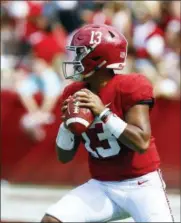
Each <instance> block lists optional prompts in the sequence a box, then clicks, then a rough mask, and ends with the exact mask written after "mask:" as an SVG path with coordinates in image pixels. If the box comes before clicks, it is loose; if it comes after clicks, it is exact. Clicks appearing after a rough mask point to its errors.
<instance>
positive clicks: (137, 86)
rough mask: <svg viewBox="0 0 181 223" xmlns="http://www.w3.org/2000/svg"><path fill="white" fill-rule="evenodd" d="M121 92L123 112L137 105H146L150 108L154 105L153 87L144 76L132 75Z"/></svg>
mask: <svg viewBox="0 0 181 223" xmlns="http://www.w3.org/2000/svg"><path fill="white" fill-rule="evenodd" d="M130 76H131V75H130ZM121 91H122V106H123V110H124V112H126V111H128V110H129V108H131V107H132V106H134V105H137V104H148V105H149V107H150V108H152V107H153V105H154V96H153V87H152V85H151V83H150V82H149V80H148V79H147V78H146V77H145V76H144V75H133V76H132V77H130V78H128V79H127V80H126V81H125V82H124V85H123V86H122V87H121Z"/></svg>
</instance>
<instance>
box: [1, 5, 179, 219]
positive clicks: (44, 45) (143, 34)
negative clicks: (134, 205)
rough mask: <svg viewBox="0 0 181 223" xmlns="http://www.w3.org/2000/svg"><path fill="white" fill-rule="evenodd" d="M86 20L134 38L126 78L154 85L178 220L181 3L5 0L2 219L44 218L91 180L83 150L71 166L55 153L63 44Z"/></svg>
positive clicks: (157, 127)
mask: <svg viewBox="0 0 181 223" xmlns="http://www.w3.org/2000/svg"><path fill="white" fill-rule="evenodd" d="M87 23H96V24H100V23H105V24H109V25H113V26H115V27H117V29H118V30H119V31H120V32H122V33H123V34H124V35H125V36H126V37H127V39H128V41H129V49H128V58H127V66H126V68H125V69H124V70H123V74H125V73H130V72H139V73H142V74H143V75H146V76H147V78H148V79H149V80H150V81H151V82H152V84H153V87H154V94H155V97H156V105H155V108H154V109H153V112H152V116H151V123H152V132H153V135H154V136H155V138H156V143H157V146H158V151H159V154H160V156H161V159H162V171H163V175H164V178H165V181H166V183H167V187H168V191H169V196H170V199H171V205H172V207H173V211H174V213H175V215H176V220H177V221H180V213H179V210H180V208H179V207H180V201H179V194H180V193H179V188H180V157H181V154H180V1H1V148H2V149H1V155H2V158H1V192H2V198H1V202H2V213H1V217H2V220H4V221H8V220H11V221H15V220H17V221H39V220H40V218H41V216H42V214H43V213H44V211H45V210H46V208H47V207H48V206H49V205H50V204H51V203H53V202H54V201H56V200H58V199H59V197H61V196H62V195H63V194H64V193H65V192H66V191H67V190H69V188H71V187H72V186H76V185H79V184H81V183H83V182H85V181H86V180H87V179H88V178H89V171H88V166H87V161H86V157H87V154H86V152H85V151H84V149H83V148H80V150H79V152H78V154H77V155H76V157H75V159H74V160H73V161H72V162H71V163H69V164H66V165H63V164H61V163H59V162H58V161H57V158H56V154H55V149H54V147H55V137H56V134H57V130H58V127H59V125H60V116H61V115H60V100H61V93H62V90H63V88H64V87H65V86H66V85H67V84H69V83H70V81H67V80H65V79H64V77H63V75H62V71H61V61H62V60H64V59H70V58H71V55H69V54H67V52H66V51H65V46H66V45H68V44H69V42H70V39H71V36H72V35H73V33H74V32H75V30H76V29H77V28H79V27H80V26H82V25H83V24H87ZM23 208H24V209H23ZM35 209H36V210H35ZM10 210H11V211H10ZM12 210H13V211H12Z"/></svg>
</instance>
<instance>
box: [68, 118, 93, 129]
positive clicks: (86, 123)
mask: <svg viewBox="0 0 181 223" xmlns="http://www.w3.org/2000/svg"><path fill="white" fill-rule="evenodd" d="M75 122H78V123H81V124H83V125H85V126H86V127H87V126H89V122H88V121H86V120H85V119H83V118H78V117H77V118H69V119H68V120H67V121H66V125H67V126H68V125H69V124H71V123H75Z"/></svg>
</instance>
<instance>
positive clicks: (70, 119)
mask: <svg viewBox="0 0 181 223" xmlns="http://www.w3.org/2000/svg"><path fill="white" fill-rule="evenodd" d="M65 120H66V121H65V124H66V126H67V127H68V128H69V130H70V131H71V132H72V133H74V134H75V135H81V134H82V133H83V132H85V131H86V130H87V128H89V126H90V125H91V124H92V122H93V121H94V115H93V113H92V111H91V110H90V109H89V108H83V107H79V106H78V103H77V102H76V103H75V102H74V101H73V97H71V98H70V101H69V103H68V108H67V111H66V113H65Z"/></svg>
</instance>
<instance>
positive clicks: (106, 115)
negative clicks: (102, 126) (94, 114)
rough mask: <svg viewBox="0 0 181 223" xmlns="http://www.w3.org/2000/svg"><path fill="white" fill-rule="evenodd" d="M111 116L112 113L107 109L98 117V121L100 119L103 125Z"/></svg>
mask: <svg viewBox="0 0 181 223" xmlns="http://www.w3.org/2000/svg"><path fill="white" fill-rule="evenodd" d="M110 114H112V112H111V111H110V109H109V108H105V109H104V110H103V111H102V112H101V114H100V115H99V119H101V121H103V122H104V123H105V122H106V121H107V118H108V116H109V115H110Z"/></svg>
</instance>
